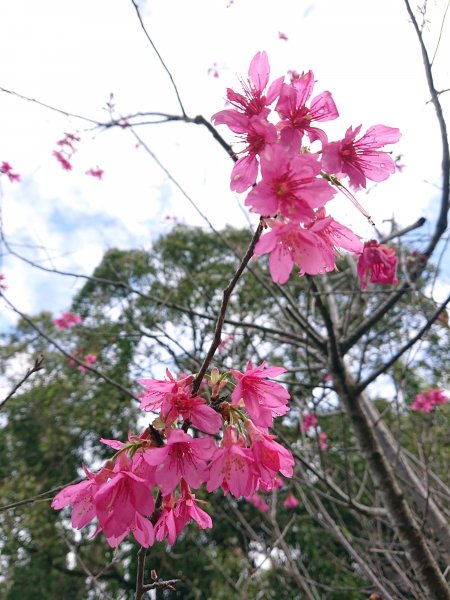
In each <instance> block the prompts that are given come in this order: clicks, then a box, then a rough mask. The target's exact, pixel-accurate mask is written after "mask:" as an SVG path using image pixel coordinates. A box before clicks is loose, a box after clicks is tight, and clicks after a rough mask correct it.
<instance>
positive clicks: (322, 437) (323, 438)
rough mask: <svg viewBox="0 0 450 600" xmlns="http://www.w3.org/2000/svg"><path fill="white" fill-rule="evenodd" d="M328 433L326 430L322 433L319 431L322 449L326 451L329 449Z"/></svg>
mask: <svg viewBox="0 0 450 600" xmlns="http://www.w3.org/2000/svg"><path fill="white" fill-rule="evenodd" d="M327 440H328V434H327V433H325V432H324V431H322V432H321V433H319V446H320V449H321V450H323V451H324V452H325V450H328V442H327Z"/></svg>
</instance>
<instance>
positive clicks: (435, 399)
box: [411, 389, 450, 413]
mask: <svg viewBox="0 0 450 600" xmlns="http://www.w3.org/2000/svg"><path fill="white" fill-rule="evenodd" d="M449 400H450V399H449V397H448V396H446V395H445V393H444V392H443V390H440V389H432V390H427V391H425V392H421V393H420V394H417V396H416V399H415V400H414V402H413V403H412V404H411V410H415V411H417V412H423V413H429V412H433V411H434V409H435V408H436V406H440V405H441V404H447V402H449Z"/></svg>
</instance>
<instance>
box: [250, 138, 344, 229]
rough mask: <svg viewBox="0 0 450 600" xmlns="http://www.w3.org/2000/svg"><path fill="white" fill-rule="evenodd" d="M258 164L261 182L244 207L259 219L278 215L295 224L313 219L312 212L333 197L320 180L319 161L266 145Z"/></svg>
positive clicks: (334, 191) (279, 147) (327, 184)
mask: <svg viewBox="0 0 450 600" xmlns="http://www.w3.org/2000/svg"><path fill="white" fill-rule="evenodd" d="M260 163H261V175H262V181H260V182H259V183H258V185H256V186H255V187H254V188H253V189H252V190H251V191H250V192H249V194H248V196H247V198H246V200H245V205H246V206H250V207H251V209H250V210H251V211H252V212H256V213H258V214H260V215H262V216H265V217H269V216H272V215H275V214H277V213H278V212H279V213H281V214H282V215H283V217H285V218H287V219H290V220H292V221H296V222H300V221H305V220H310V219H314V217H315V214H314V210H313V209H315V208H321V207H322V206H324V205H325V203H326V202H328V201H329V200H331V199H332V198H333V196H334V195H335V193H336V190H335V189H334V188H333V187H332V186H331V185H330V184H329V183H328V181H325V179H323V178H322V177H321V170H322V169H321V164H320V161H319V160H318V159H317V157H316V156H314V155H312V154H301V155H299V156H292V155H291V154H289V152H288V151H287V150H286V148H284V147H283V146H281V145H279V144H277V145H268V146H266V148H265V150H264V152H263V153H262V154H261V158H260Z"/></svg>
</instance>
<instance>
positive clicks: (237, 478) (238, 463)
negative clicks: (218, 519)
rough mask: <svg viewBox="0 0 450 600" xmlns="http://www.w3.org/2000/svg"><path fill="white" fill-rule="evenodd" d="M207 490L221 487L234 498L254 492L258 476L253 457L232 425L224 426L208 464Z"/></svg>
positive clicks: (210, 490)
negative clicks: (220, 441)
mask: <svg viewBox="0 0 450 600" xmlns="http://www.w3.org/2000/svg"><path fill="white" fill-rule="evenodd" d="M209 469H210V472H209V479H208V482H207V484H206V489H207V490H208V492H212V491H213V490H216V489H217V488H218V487H219V486H221V487H222V489H223V490H224V493H227V492H228V491H229V492H231V493H232V494H233V496H235V497H236V498H239V497H241V496H251V495H252V494H254V493H255V490H256V487H257V484H258V478H257V474H256V472H255V470H254V459H253V458H252V454H251V452H250V450H249V449H248V448H246V446H245V441H244V439H243V438H242V436H241V435H240V434H239V433H238V432H237V430H236V428H235V427H233V426H230V427H226V428H225V431H224V433H223V439H222V445H221V447H220V448H217V449H216V451H215V453H214V455H213V457H212V460H211V464H210V466H209Z"/></svg>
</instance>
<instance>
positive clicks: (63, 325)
mask: <svg viewBox="0 0 450 600" xmlns="http://www.w3.org/2000/svg"><path fill="white" fill-rule="evenodd" d="M53 323H54V324H55V325H56V327H58V329H70V327H73V326H74V325H81V324H82V323H83V319H82V318H81V317H80V315H77V314H76V313H72V312H65V313H63V314H62V315H61V316H60V317H58V318H57V319H53Z"/></svg>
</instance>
